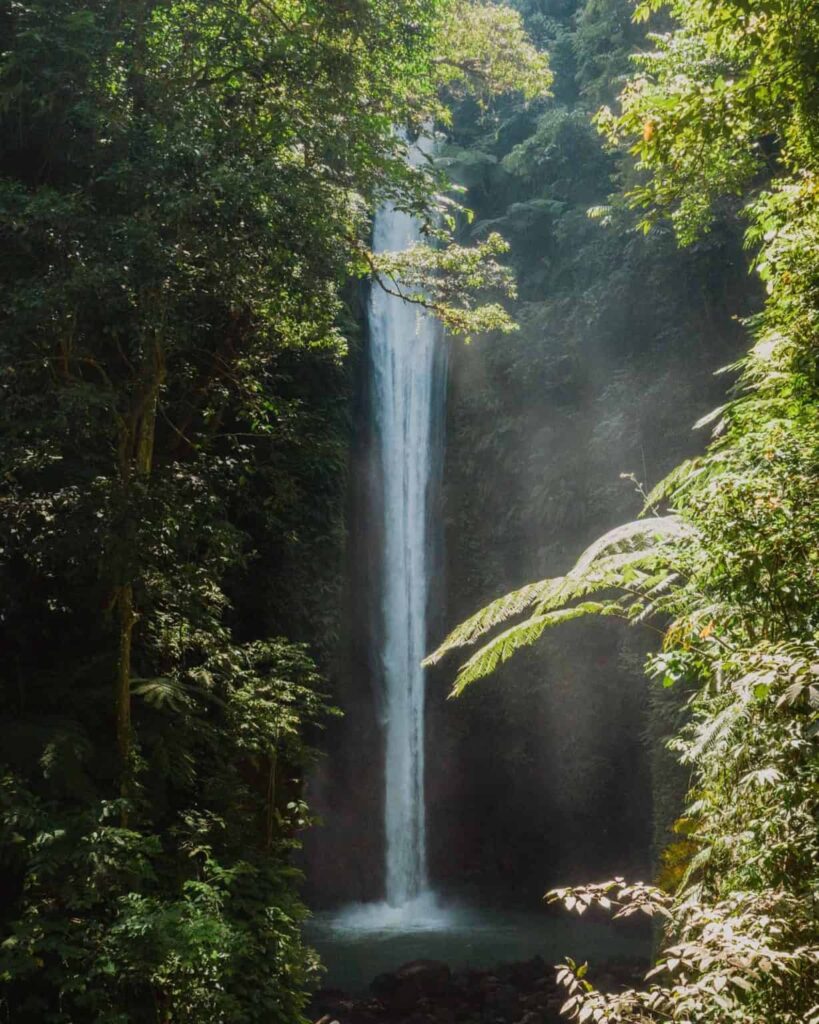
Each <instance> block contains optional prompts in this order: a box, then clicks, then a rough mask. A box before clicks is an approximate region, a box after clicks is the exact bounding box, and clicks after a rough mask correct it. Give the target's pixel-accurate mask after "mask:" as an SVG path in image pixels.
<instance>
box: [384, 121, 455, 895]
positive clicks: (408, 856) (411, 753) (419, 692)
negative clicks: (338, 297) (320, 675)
mask: <svg viewBox="0 0 819 1024" xmlns="http://www.w3.org/2000/svg"><path fill="white" fill-rule="evenodd" d="M428 146H429V143H428V142H426V140H422V141H421V142H420V143H419V144H417V145H416V146H415V147H413V150H412V153H411V159H412V160H413V162H418V161H420V160H422V159H423V158H424V153H425V151H427V149H428ZM420 237H421V236H420V234H419V231H418V225H417V223H416V222H415V221H414V220H413V219H412V218H411V217H410V216H408V215H407V214H405V213H400V212H398V211H397V210H395V209H392V208H391V207H385V208H382V209H381V210H379V212H378V213H377V214H376V218H375V225H374V232H373V246H374V249H375V251H376V252H383V251H399V250H403V249H406V248H407V247H408V246H410V245H412V244H413V243H415V242H418V241H419V240H420ZM369 324H370V370H371V380H372V391H371V394H372V406H371V408H372V416H373V427H374V433H375V443H376V446H377V452H378V461H379V470H380V474H379V476H380V481H381V488H382V494H381V495H380V505H381V510H382V516H383V534H382V536H383V545H384V550H383V552H382V558H381V567H382V578H381V581H380V583H381V610H382V622H381V651H380V655H381V665H382V674H383V681H384V689H385V703H384V729H385V769H384V771H385V788H384V830H385V839H386V901H387V904H388V905H389V906H390V907H393V908H405V907H406V908H408V909H409V906H410V905H411V904H413V902H415V901H418V900H419V899H420V898H422V897H423V895H424V894H425V893H426V891H427V890H428V887H429V885H428V878H427V855H426V813H425V806H424V672H423V669H422V668H421V659H422V658H423V657H424V654H425V648H426V640H427V605H428V601H429V575H430V543H429V536H428V527H429V515H428V503H427V502H428V497H429V488H430V484H431V481H432V479H433V475H434V474H435V472H436V469H437V466H438V465H439V461H440V452H438V451H436V450H435V445H436V442H439V441H440V431H439V430H438V429H436V428H437V424H438V423H439V421H440V413H441V410H440V408H436V404H439V403H441V402H442V401H443V394H444V388H443V382H442V381H441V380H440V379H438V376H439V374H440V372H441V371H442V370H443V368H444V364H443V360H442V359H441V352H440V351H439V345H440V337H439V334H440V332H439V329H438V327H437V325H436V323H435V321H434V320H433V318H432V317H431V316H429V315H427V314H426V313H425V312H424V311H423V309H421V308H420V307H419V306H417V305H413V304H411V303H408V302H404V301H402V300H401V299H399V298H396V297H394V296H392V295H389V294H387V293H386V292H385V291H384V290H383V289H382V288H380V287H378V286H375V287H374V288H373V291H372V294H371V297H370V309H369Z"/></svg>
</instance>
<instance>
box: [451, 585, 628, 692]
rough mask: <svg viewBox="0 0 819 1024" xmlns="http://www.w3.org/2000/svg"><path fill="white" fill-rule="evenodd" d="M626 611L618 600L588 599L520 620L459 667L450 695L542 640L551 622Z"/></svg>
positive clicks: (555, 623) (552, 623)
mask: <svg viewBox="0 0 819 1024" xmlns="http://www.w3.org/2000/svg"><path fill="white" fill-rule="evenodd" d="M617 614H622V613H621V610H620V606H619V605H618V604H617V603H616V602H614V601H609V602H601V601H584V602H582V603H581V604H577V605H573V606H572V607H571V608H560V609H558V610H557V611H551V612H546V613H545V614H543V615H533V616H531V618H528V619H526V620H525V621H524V622H519V623H517V624H516V625H514V626H511V627H510V628H509V629H506V630H504V631H503V633H500V634H499V635H498V636H496V637H494V638H493V639H492V640H490V641H489V643H488V644H484V646H483V647H481V648H480V649H479V650H477V651H476V652H475V653H474V654H473V655H472V657H471V658H470V659H469V661H467V662H465V663H464V664H463V665H462V666H461V668H460V669H459V671H458V675H457V677H456V678H455V683H454V685H453V687H452V692H451V693H450V697H459V696H460V695H461V694H462V693H463V691H464V690H465V689H466V687H467V686H469V684H470V683H474V682H475V680H476V679H483V677H484V676H488V675H491V673H492V672H494V671H495V669H496V668H497V667H498V665H502V664H503V662H505V661H508V660H509V659H510V658H511V657H512V655H513V654H514V653H515V651H518V650H520V648H521V647H528V646H530V645H531V644H533V643H534V642H535V640H538V639H539V638H540V636H541V634H542V633H543V632H544V631H545V630H546V629H548V628H549V627H551V626H557V625H559V624H560V623H562V622H569V621H571V620H572V619H579V618H581V617H582V616H584V615H617Z"/></svg>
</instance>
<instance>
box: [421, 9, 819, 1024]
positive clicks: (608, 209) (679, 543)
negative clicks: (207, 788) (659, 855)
mask: <svg viewBox="0 0 819 1024" xmlns="http://www.w3.org/2000/svg"><path fill="white" fill-rule="evenodd" d="M607 8H608V10H609V11H610V12H611V11H613V10H614V5H605V4H589V5H588V7H587V8H585V9H584V11H583V13H582V15H581V17H580V19H579V20H578V22H577V23H576V24H577V25H578V31H582V28H583V27H585V28H586V29H592V31H593V26H594V21H595V19H596V17H597V16H599V15H600V14H601V13H603V12H604V11H605V10H606V9H607ZM657 12H660V13H661V14H664V17H661V18H659V19H657V20H658V22H659V29H658V30H657V31H655V32H654V33H652V34H649V35H647V36H646V37H645V42H646V43H647V45H646V46H645V47H644V48H642V52H641V53H640V55H639V57H637V58H636V60H635V61H633V62H632V64H631V65H630V67H629V68H628V69H627V70H626V69H625V68H624V77H623V80H622V81H621V83H620V86H619V89H618V91H619V97H618V99H617V101H616V102H615V103H613V104H608V105H607V104H604V105H603V106H602V109H601V110H600V111H599V113H598V114H597V115H596V118H595V120H596V123H597V127H598V128H599V129H600V131H601V132H602V133H603V134H604V136H605V137H606V138H607V140H608V141H609V143H610V144H611V146H612V150H611V153H612V155H613V156H614V157H615V158H616V157H617V156H618V155H620V156H622V154H623V153H624V152H626V151H627V152H628V154H629V155H630V157H631V159H630V160H626V162H625V163H624V164H623V163H621V164H620V167H621V174H622V178H621V183H620V188H619V189H618V190H617V192H616V193H614V195H613V198H611V199H610V200H609V201H608V202H607V203H606V204H605V207H604V208H600V209H596V210H594V211H593V214H594V215H595V216H596V217H598V218H599V219H603V220H605V221H608V222H609V223H612V224H616V222H617V219H618V218H620V217H623V216H627V209H628V208H630V209H632V210H637V211H638V218H639V223H638V225H637V226H638V228H639V229H642V230H643V231H646V232H651V231H652V230H656V227H657V226H661V225H663V223H670V225H671V226H672V228H673V231H674V233H675V235H676V237H677V239H678V241H679V242H680V244H681V245H685V246H696V245H701V244H702V241H703V240H706V241H707V239H708V238H709V237H710V236H711V235H712V233H713V232H714V231H715V230H719V229H720V226H721V225H723V224H724V223H725V218H726V216H728V217H729V218H731V219H735V220H737V221H738V222H739V223H740V224H741V225H742V227H743V228H744V231H745V245H746V247H747V249H748V251H749V253H750V260H751V261H752V264H753V269H754V271H755V273H756V274H757V275H758V277H759V278H760V279H761V282H762V284H763V285H764V289H765V299H764V305H763V308H762V310H761V312H759V313H758V314H756V315H754V316H751V317H749V318H747V319H746V321H745V324H744V326H745V330H746V332H747V335H748V337H749V339H750V349H749V350H748V351H747V353H746V354H745V355H744V356H743V357H742V358H740V359H739V360H738V361H736V362H734V363H733V365H731V366H729V367H728V368H727V369H728V371H729V372H730V373H731V374H732V380H733V384H732V390H731V393H730V395H729V396H728V400H727V401H726V402H723V403H722V404H720V405H719V406H718V407H717V408H716V409H715V410H713V411H712V412H711V413H710V414H708V415H706V416H704V417H702V419H701V421H700V424H699V425H700V426H701V427H706V426H708V427H710V429H711V431H712V440H711V443H710V446H709V447H708V450H707V452H706V453H705V454H704V455H700V456H696V457H693V458H690V459H687V460H685V461H684V462H682V464H681V465H679V466H678V467H677V468H676V469H674V470H673V471H672V472H671V473H670V474H669V475H667V476H666V477H665V479H664V480H662V481H660V482H659V483H656V486H653V487H652V488H651V490H650V491H648V493H646V492H645V491H643V498H644V508H643V514H642V517H641V518H639V519H637V520H635V521H633V522H630V523H627V524H626V525H622V526H619V527H616V528H614V529H613V530H610V531H609V532H607V533H605V534H603V536H601V537H600V538H599V539H598V540H596V541H594V543H592V544H591V545H590V546H589V547H588V548H587V549H586V550H585V552H583V554H581V556H580V558H579V559H578V561H577V562H576V563H575V565H574V566H573V567H572V568H570V569H569V570H568V571H565V561H564V564H563V566H562V567H561V568H562V570H563V571H562V572H561V573H560V574H554V575H551V576H550V577H548V578H545V579H542V580H540V581H539V582H534V583H530V584H528V585H526V586H524V587H522V588H520V589H518V590H516V591H513V592H512V593H510V594H508V595H507V596H505V597H501V598H498V599H496V600H495V601H494V602H492V603H491V604H489V605H487V606H486V607H485V608H483V609H482V610H481V611H479V612H478V613H477V614H475V615H474V616H472V617H471V618H470V619H468V620H467V621H466V622H464V623H463V624H462V625H461V626H460V627H458V628H457V629H455V630H454V631H453V633H452V634H451V635H450V637H449V638H448V639H447V640H446V641H445V643H444V644H443V645H442V647H441V648H440V649H439V651H438V652H436V655H435V656H434V657H433V660H437V659H438V658H440V657H442V656H443V655H444V654H446V653H447V652H448V651H449V650H451V649H453V648H458V647H462V646H464V645H471V644H476V643H477V644H478V649H477V650H476V651H475V652H474V653H472V654H471V656H470V657H469V658H468V660H467V661H466V662H465V663H464V665H463V666H462V667H461V669H460V670H459V673H458V676H457V679H456V682H455V688H454V692H455V693H456V694H457V693H460V692H462V691H463V690H464V688H466V687H467V686H468V685H470V684H471V683H472V682H474V681H475V680H477V679H480V678H482V677H484V676H486V675H489V674H491V673H492V672H494V671H495V670H496V669H498V668H499V667H500V666H501V665H502V664H503V663H504V662H506V661H507V660H508V659H509V658H510V657H512V655H513V654H514V653H515V652H516V651H518V650H519V649H520V648H524V647H528V646H529V645H531V644H532V643H534V642H535V641H536V640H538V639H539V638H540V637H541V636H542V634H543V633H544V632H545V631H546V630H547V629H549V628H550V627H553V626H555V625H558V624H561V623H565V622H568V621H570V620H576V619H578V618H582V617H585V616H612V617H615V618H619V619H622V620H625V621H627V622H631V623H633V624H636V625H638V626H640V625H643V624H647V625H650V626H653V627H654V628H659V629H660V630H661V631H662V633H663V644H662V650H661V651H659V652H658V653H655V654H653V655H651V656H650V657H649V659H648V672H649V674H650V675H651V676H652V677H653V678H654V679H655V680H656V681H657V684H658V685H660V686H661V687H663V688H665V689H668V690H675V689H677V690H679V691H681V692H682V696H683V699H684V705H685V706H684V722H683V725H682V726H681V727H680V728H679V729H678V731H677V734H676V736H675V737H674V739H673V741H672V744H671V746H672V748H673V750H674V752H675V754H676V756H677V757H678V758H679V760H680V761H681V762H682V764H683V765H684V766H685V767H686V768H687V769H688V770H689V772H690V790H689V793H688V797H687V801H686V807H685V810H684V812H683V814H682V815H681V816H680V817H679V818H678V820H677V821H676V823H675V826H674V828H675V832H676V833H677V841H676V842H675V843H674V844H673V845H671V846H670V847H669V848H668V849H667V850H666V855H665V870H664V872H663V874H662V876H661V877H662V885H661V886H659V887H658V886H651V885H645V884H642V883H641V884H637V885H631V884H629V883H627V882H626V881H625V880H624V879H623V878H622V877H618V878H615V879H614V880H612V881H608V882H604V883H600V884H597V885H591V886H579V887H572V888H566V887H563V888H560V889H556V890H554V891H553V892H552V893H551V899H552V900H555V901H562V902H563V903H565V905H566V907H567V908H568V909H569V910H573V911H576V912H579V913H584V912H585V911H586V910H588V909H589V908H590V907H592V906H602V907H603V908H604V909H606V910H610V911H613V912H614V913H615V915H616V916H621V917H622V916H629V915H631V914H633V913H638V912H645V913H647V914H649V915H650V916H652V917H657V918H658V919H659V920H660V927H661V933H662V942H661V947H660V953H659V956H658V959H657V964H656V967H655V968H654V969H653V970H652V971H651V972H650V974H649V978H648V981H647V985H646V987H645V989H644V990H639V991H637V990H627V991H625V992H621V993H618V994H615V995H606V994H603V993H601V992H598V991H596V990H595V989H594V987H593V986H592V985H591V984H590V983H589V982H588V981H587V979H586V978H585V977H584V975H585V967H582V966H580V967H578V966H577V965H576V964H574V963H571V962H569V963H568V964H567V966H566V968H565V969H564V971H563V972H562V975H561V976H562V980H563V982H564V984H565V986H566V988H567V1001H566V1004H565V1006H564V1013H565V1014H566V1015H567V1016H568V1018H569V1019H573V1020H578V1021H606V1022H621V1021H622V1022H625V1021H628V1022H649V1021H651V1022H654V1021H669V1020H671V1021H697V1022H704V1021H715V1022H717V1021H719V1022H728V1021H730V1022H748V1024H750V1022H754V1024H762V1022H763V1021H764V1022H768V1021H777V1022H783V1024H784V1022H794V1024H795V1022H797V1021H815V1020H817V1019H819V947H818V946H817V935H818V934H819V929H818V928H817V910H816V893H817V881H819V879H818V878H817V791H818V790H819V786H818V785H817V783H818V782H819V771H818V768H819V766H818V765H817V751H816V740H817V707H818V706H819V686H818V685H817V684H819V679H817V671H818V669H817V657H816V656H817V647H816V627H817V619H816V614H817V607H819V603H818V602H817V598H818V597H819V592H818V591H817V564H818V563H819V551H818V550H817V543H816V542H817V530H818V528H819V489H817V469H819V466H817V456H819V445H817V440H818V439H819V430H818V428H819V416H817V383H818V382H817V354H819V346H818V345H817V333H816V331H817V298H818V297H819V291H818V289H819V264H818V263H817V253H819V246H817V191H816V188H817V183H816V175H817V170H818V169H819V168H818V167H817V163H818V162H819V108H817V93H816V70H817V67H819V20H817V18H816V12H815V10H814V8H813V6H812V5H810V4H799V3H796V4H792V3H791V4H780V3H775V2H773V3H768V2H760V3H754V2H743V3H739V2H737V3H734V2H711V0H697V2H686V3H683V2H679V3H671V4H669V5H661V4H659V3H655V2H653V0H652V2H649V3H645V4H640V5H639V6H638V7H637V9H636V12H635V22H636V27H633V28H630V29H628V32H630V33H634V32H638V31H639V26H640V24H642V23H644V22H645V21H646V20H647V19H649V20H650V18H651V16H652V15H655V14H656V13H657ZM621 24H622V25H623V26H625V22H622V23H621ZM633 38H634V36H633V35H632V39H633ZM574 53H575V55H576V54H577V53H578V51H577V49H575V51H574ZM611 56H612V55H611V53H610V51H608V50H604V51H603V52H602V53H598V54H597V57H596V58H595V59H589V60H588V61H587V62H586V65H585V66H586V67H587V68H591V69H599V68H600V67H601V66H605V67H609V66H610V65H609V60H610V59H611ZM615 56H616V55H615ZM598 58H599V59H598ZM591 92H592V94H593V95H594V94H595V87H594V86H592V87H591ZM597 97H599V99H603V100H606V99H609V97H606V96H605V93H603V94H600V93H597V94H596V98H597ZM552 117H553V115H551V114H547V115H545V116H544V118H543V121H542V128H541V130H542V132H543V135H544V141H545V140H546V139H547V138H549V135H548V132H549V130H550V129H551V130H552V131H553V128H552V127H551V125H550V121H552ZM594 151H595V152H597V150H594ZM559 153H560V150H559V147H558V146H554V145H553V146H552V148H551V150H550V149H549V148H548V146H547V147H545V148H544V147H542V146H540V147H539V146H538V145H537V144H536V143H532V144H530V143H529V140H528V139H527V140H526V142H524V143H523V145H522V146H520V147H519V148H518V149H517V150H512V152H511V154H510V156H509V157H507V158H506V160H507V167H508V168H509V169H510V170H513V171H514V170H515V169H516V168H519V167H524V168H525V167H526V166H527V162H528V166H530V167H537V166H538V161H540V164H541V166H544V167H545V168H546V169H547V170H549V169H551V168H550V163H551V162H552V161H553V160H554V158H555V157H556V156H557V155H558V154H559ZM545 154H549V155H548V156H546V155H545ZM601 159H602V155H601ZM529 173H531V172H529ZM576 181H577V177H576V176H575V175H571V176H570V177H568V178H567V183H568V184H574V183H575V182H576ZM590 198H591V199H592V201H593V199H594V197H590ZM601 206H602V204H601ZM624 207H625V209H624ZM510 212H511V211H510ZM648 280H650V279H648ZM653 482H654V481H652V483H653Z"/></svg>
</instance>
